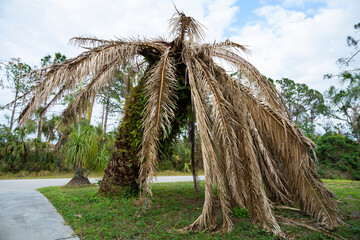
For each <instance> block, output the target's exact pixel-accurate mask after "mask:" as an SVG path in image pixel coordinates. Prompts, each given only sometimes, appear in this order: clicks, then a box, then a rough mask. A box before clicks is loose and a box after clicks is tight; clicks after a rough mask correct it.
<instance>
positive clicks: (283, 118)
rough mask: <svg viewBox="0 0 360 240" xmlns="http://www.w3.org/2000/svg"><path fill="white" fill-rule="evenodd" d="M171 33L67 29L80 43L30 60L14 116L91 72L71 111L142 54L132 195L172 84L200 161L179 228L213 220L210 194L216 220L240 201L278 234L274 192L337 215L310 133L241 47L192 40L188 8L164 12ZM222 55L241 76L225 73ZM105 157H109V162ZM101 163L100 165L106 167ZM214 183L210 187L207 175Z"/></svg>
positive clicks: (163, 120)
mask: <svg viewBox="0 0 360 240" xmlns="http://www.w3.org/2000/svg"><path fill="white" fill-rule="evenodd" d="M170 28H171V34H172V36H174V39H173V40H172V41H166V40H165V39H151V40H149V39H144V40H142V39H117V40H114V41H107V40H100V39H96V38H73V39H72V40H71V42H72V43H75V44H77V45H79V46H81V47H84V48H86V49H87V51H86V52H84V53H82V54H81V55H79V56H78V57H75V58H72V59H69V60H67V61H65V62H64V63H60V64H55V65H53V66H50V67H47V68H43V69H40V70H38V73H39V74H40V75H41V76H42V78H41V81H40V82H39V83H38V84H37V86H36V87H35V88H33V89H32V91H31V92H30V94H32V99H31V101H30V103H29V104H28V106H27V107H26V109H25V110H24V111H23V112H22V114H21V116H20V119H21V121H22V122H24V121H26V120H27V119H28V118H29V116H30V115H31V114H32V113H33V112H34V110H36V109H37V107H38V106H40V105H41V104H42V102H43V101H44V100H45V99H48V98H49V97H50V94H51V93H53V92H56V95H55V96H54V97H53V98H52V100H51V101H50V102H49V103H48V105H47V106H46V107H45V110H46V109H47V107H48V106H50V105H51V104H53V103H54V102H55V101H56V100H57V99H59V98H60V97H61V96H62V95H63V94H65V93H66V92H67V91H70V89H72V88H75V87H76V86H77V85H79V84H80V83H83V82H85V81H86V80H87V79H89V76H90V77H91V80H90V81H89V82H88V83H87V85H86V86H85V87H84V88H83V89H82V90H81V91H80V93H79V94H78V95H77V96H76V99H75V101H73V102H72V103H71V104H70V105H69V106H68V107H67V109H66V110H65V111H64V112H63V119H65V120H66V121H71V120H73V119H75V118H76V116H77V115H78V114H79V112H83V111H85V110H86V109H87V105H88V102H89V99H92V97H93V96H94V95H95V94H96V93H98V92H99V91H100V89H101V87H102V86H104V85H105V83H106V82H107V81H109V79H110V76H111V74H112V73H113V72H115V71H117V70H118V69H119V68H120V67H123V66H124V65H133V66H135V65H137V64H138V63H139V61H143V60H145V61H146V62H147V64H148V68H147V69H148V71H146V73H145V75H146V77H145V82H144V85H145V87H144V88H145V92H146V99H147V103H146V106H145V109H144V112H143V134H142V143H141V148H140V149H139V155H138V156H139V159H140V163H141V164H140V172H139V182H140V202H141V203H142V205H143V206H146V205H147V204H148V203H149V199H148V197H147V196H151V195H152V193H151V188H150V181H151V178H152V177H154V176H155V175H156V165H157V161H158V149H159V138H166V136H167V135H168V134H169V131H170V130H171V127H172V124H173V122H174V116H175V115H176V111H178V108H177V99H178V96H177V89H178V87H179V85H188V86H189V87H190V94H189V98H190V99H191V101H190V102H191V103H190V104H191V106H192V111H193V112H194V113H195V117H196V126H197V131H198V134H199V138H200V144H201V150H202V156H203V161H204V171H205V182H206V186H205V202H204V207H203V211H202V213H201V215H200V216H199V218H198V219H197V220H195V222H194V223H193V224H191V225H190V226H188V227H187V228H185V230H192V231H199V230H204V229H210V230H212V229H215V227H216V225H217V222H216V216H217V215H216V209H217V207H216V203H215V202H216V201H215V200H216V198H217V199H218V200H219V203H220V209H221V212H222V216H223V226H222V230H223V231H225V232H228V231H230V230H231V229H232V227H233V224H232V222H231V219H230V217H229V214H230V212H231V210H230V208H231V206H233V205H234V204H236V205H238V206H241V207H244V208H247V209H248V211H249V213H250V218H251V220H252V221H253V222H254V223H257V224H258V225H260V226H263V227H264V228H265V229H267V230H269V231H271V232H273V233H274V234H276V235H278V236H282V235H283V233H282V231H281V229H280V227H279V225H278V223H277V220H276V218H275V215H274V212H273V208H272V205H273V203H274V202H282V203H293V202H294V203H297V204H298V205H299V206H300V208H301V209H302V210H303V211H304V212H306V213H308V214H309V215H311V216H314V217H315V218H316V219H317V220H319V221H321V223H322V224H323V225H324V226H326V227H327V228H330V229H332V228H333V227H335V226H336V225H338V224H339V223H340V219H339V218H338V217H337V215H336V208H335V205H334V202H333V201H332V199H331V196H332V193H331V192H329V191H328V190H327V189H326V188H325V187H324V185H323V183H322V182H321V180H320V179H319V177H318V175H317V174H316V173H315V172H314V170H313V167H314V162H313V160H312V157H311V156H312V154H311V153H312V148H313V147H314V146H315V145H314V143H313V142H312V141H311V140H310V139H308V138H307V137H305V136H304V135H303V133H302V132H301V131H300V130H299V129H298V128H297V127H295V125H294V123H293V122H292V121H291V120H290V117H289V115H288V114H287V111H286V107H285V105H284V102H283V100H282V97H281V96H280V95H279V93H278V92H277V90H276V89H275V87H274V86H273V85H272V84H271V83H270V82H269V81H268V80H266V79H264V78H263V76H262V75H261V74H260V72H259V71H258V70H257V69H256V68H255V67H254V66H253V65H251V64H250V63H249V62H248V61H247V60H245V59H244V58H243V54H244V53H247V52H248V50H247V49H246V48H245V47H244V46H243V45H239V44H237V43H234V42H231V41H228V40H227V41H225V42H219V43H213V44H201V43H200V42H201V41H202V39H203V36H204V33H203V30H202V27H201V25H200V24H199V23H198V22H197V21H196V20H194V19H193V18H191V17H188V16H185V15H184V14H183V13H179V12H177V13H176V14H175V15H174V17H173V18H172V19H171V20H170ZM221 61H225V62H226V63H227V64H229V65H231V66H232V67H233V68H234V69H235V70H236V71H238V72H239V73H240V74H241V76H242V79H241V80H236V79H233V78H232V77H231V76H229V75H228V74H227V73H226V71H225V70H224V68H222V67H221V66H220V65H219V64H218V62H221ZM109 165H110V164H109ZM108 168H109V167H108ZM214 184H216V185H217V196H214V195H213V185H214Z"/></svg>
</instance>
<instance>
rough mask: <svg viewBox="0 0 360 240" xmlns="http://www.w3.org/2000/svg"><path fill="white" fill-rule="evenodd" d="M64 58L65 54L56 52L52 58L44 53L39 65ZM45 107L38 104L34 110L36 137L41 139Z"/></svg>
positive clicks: (56, 62) (43, 65)
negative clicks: (36, 119) (36, 124)
mask: <svg viewBox="0 0 360 240" xmlns="http://www.w3.org/2000/svg"><path fill="white" fill-rule="evenodd" d="M65 60H66V56H65V55H63V54H61V53H59V52H57V53H55V55H54V58H53V57H52V56H51V55H46V56H45V57H43V58H42V59H41V67H47V66H50V65H53V64H58V63H62V62H64V61H65ZM44 102H45V104H44V105H45V106H46V105H47V99H45V101H44ZM46 109H47V108H45V107H42V106H40V107H39V108H38V109H37V111H36V116H37V117H38V119H39V121H38V131H37V138H39V139H40V140H41V135H42V133H43V131H42V130H43V125H44V121H46V117H45V112H46Z"/></svg>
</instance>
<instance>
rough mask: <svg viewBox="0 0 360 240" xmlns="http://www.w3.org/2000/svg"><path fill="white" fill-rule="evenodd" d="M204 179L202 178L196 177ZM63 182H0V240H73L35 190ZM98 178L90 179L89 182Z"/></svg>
mask: <svg viewBox="0 0 360 240" xmlns="http://www.w3.org/2000/svg"><path fill="white" fill-rule="evenodd" d="M199 178H200V179H201V180H204V176H199ZM69 181H70V179H69V178H63V179H24V180H0V240H67V239H68V240H75V239H79V238H78V237H77V236H76V235H74V232H73V230H72V229H71V227H69V226H67V225H64V224H65V221H64V219H63V218H62V216H61V215H60V214H58V213H57V211H56V209H55V208H54V207H53V205H52V204H51V203H50V202H49V200H48V199H47V198H45V197H44V196H43V195H42V194H41V193H40V192H38V191H36V189H37V188H42V187H48V186H61V185H65V184H66V183H67V182H69ZM97 181H98V179H96V178H91V179H90V182H91V183H96V182H97ZM187 181H192V176H167V177H157V179H155V180H154V182H187Z"/></svg>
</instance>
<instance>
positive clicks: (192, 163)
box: [189, 118, 199, 191]
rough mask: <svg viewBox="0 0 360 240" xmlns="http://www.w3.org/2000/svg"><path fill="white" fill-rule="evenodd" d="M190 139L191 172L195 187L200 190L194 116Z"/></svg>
mask: <svg viewBox="0 0 360 240" xmlns="http://www.w3.org/2000/svg"><path fill="white" fill-rule="evenodd" d="M189 140H190V144H191V156H190V164H191V172H192V175H193V181H194V188H195V191H199V183H198V181H197V175H196V166H195V146H196V141H195V121H194V119H193V118H191V119H190V122H189Z"/></svg>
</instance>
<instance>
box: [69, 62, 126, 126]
mask: <svg viewBox="0 0 360 240" xmlns="http://www.w3.org/2000/svg"><path fill="white" fill-rule="evenodd" d="M119 64H120V63H119V61H118V60H114V61H113V62H111V63H109V64H106V65H104V66H103V69H101V70H100V71H98V72H97V73H96V75H95V76H94V77H93V78H92V79H91V80H90V82H89V83H88V84H87V85H86V86H85V87H84V88H83V89H82V90H81V91H80V92H79V93H78V94H77V95H76V97H75V99H74V101H73V102H71V103H70V105H69V106H68V107H67V108H66V109H65V110H64V111H63V113H62V118H63V119H64V121H63V123H65V124H69V123H72V122H73V121H74V120H75V118H76V117H77V116H79V114H81V115H82V114H83V113H84V112H86V111H87V109H88V104H89V101H90V99H94V98H95V96H96V94H97V93H98V92H99V91H101V89H102V87H103V86H104V85H105V83H107V82H109V79H110V78H111V76H112V75H113V74H114V72H115V71H117V70H118V69H119Z"/></svg>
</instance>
